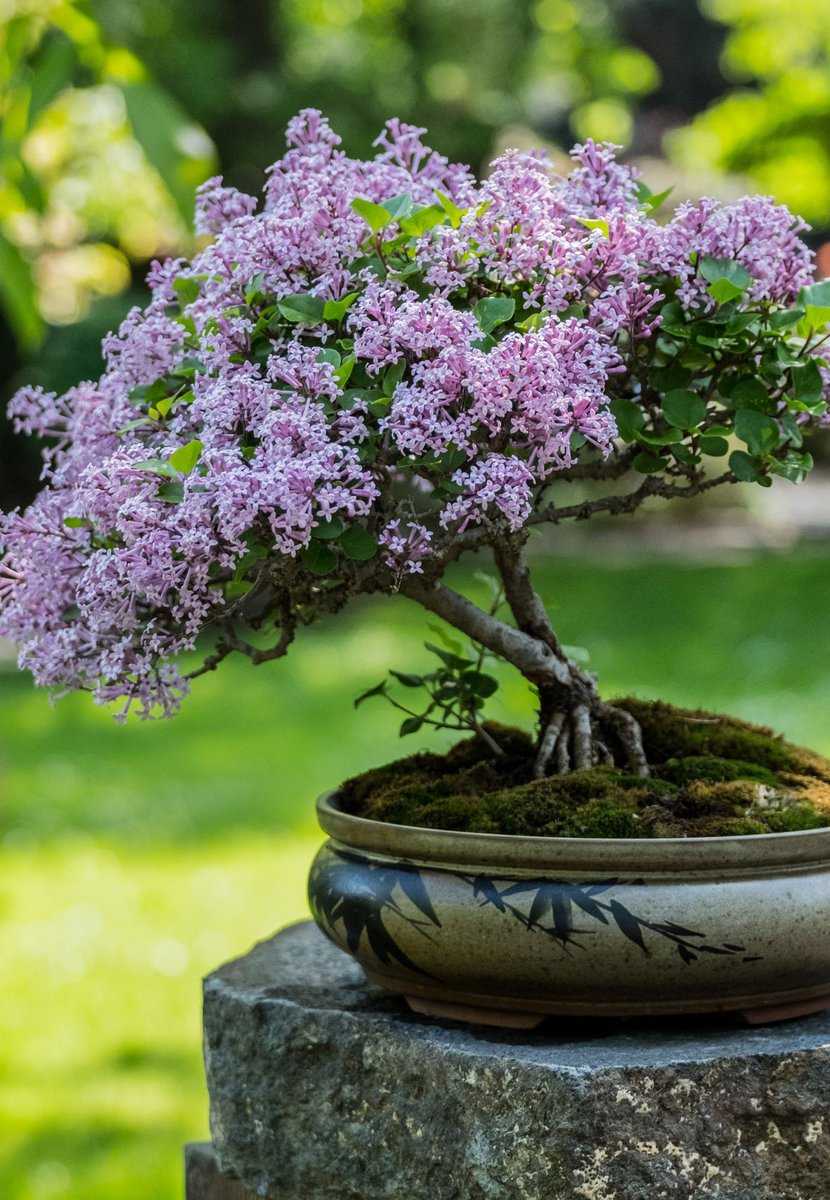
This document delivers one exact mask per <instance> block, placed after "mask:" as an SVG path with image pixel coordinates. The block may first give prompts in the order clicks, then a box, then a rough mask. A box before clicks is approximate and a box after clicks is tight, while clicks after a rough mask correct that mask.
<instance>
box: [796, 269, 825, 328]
mask: <svg viewBox="0 0 830 1200" xmlns="http://www.w3.org/2000/svg"><path fill="white" fill-rule="evenodd" d="M798 302H799V304H800V305H801V306H802V307H803V308H804V310H805V312H804V321H805V323H806V325H807V326H808V328H810V329H821V328H823V327H824V326H825V325H826V324H827V323H828V321H830V279H822V280H820V281H819V282H818V283H811V284H810V286H809V287H804V288H802V289H801V291H800V292H799V294H798Z"/></svg>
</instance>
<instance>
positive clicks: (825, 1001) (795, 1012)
mask: <svg viewBox="0 0 830 1200" xmlns="http://www.w3.org/2000/svg"><path fill="white" fill-rule="evenodd" d="M828 1008H830V992H828V993H827V995H824V996H816V997H815V998H814V999H812V1000H801V1001H799V1002H796V1003H795V1004H779V1005H777V1006H776V1005H771V1006H769V1007H767V1008H749V1009H744V1011H743V1012H742V1013H741V1016H742V1017H743V1019H744V1020H745V1021H746V1023H747V1025H774V1024H775V1023H776V1022H777V1021H795V1020H797V1019H798V1018H799V1017H812V1016H815V1014H816V1013H820V1012H824V1011H825V1009H828Z"/></svg>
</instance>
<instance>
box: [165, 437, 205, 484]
mask: <svg viewBox="0 0 830 1200" xmlns="http://www.w3.org/2000/svg"><path fill="white" fill-rule="evenodd" d="M203 449H204V447H203V446H202V443H201V442H200V441H199V439H198V438H194V439H193V441H192V442H188V443H187V445H186V446H179V448H178V450H174V451H173V453H172V454H171V455H170V466H171V467H175V469H176V470H177V471H180V472H181V474H182V475H189V474H190V472H191V471H192V470H193V468H194V467H195V466H196V463H197V462H198V461H199V458H200V456H201V453H202V450H203Z"/></svg>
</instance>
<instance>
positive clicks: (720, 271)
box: [698, 255, 752, 304]
mask: <svg viewBox="0 0 830 1200" xmlns="http://www.w3.org/2000/svg"><path fill="white" fill-rule="evenodd" d="M698 269H699V271H700V273H701V275H702V276H703V278H704V279H705V280H706V281H707V283H708V284H709V294H710V295H711V296H712V298H713V299H714V300H717V302H718V304H726V303H727V302H728V301H730V300H737V299H738V297H739V296H742V295H743V293H744V292H745V291H746V289H747V288H748V287H749V285H750V284H751V283H752V276H751V275H750V273H749V271H747V269H746V268H745V267H742V266H741V264H740V263H739V262H735V260H734V259H731V258H710V257H709V255H704V256H703V258H701V260H700V264H699V268H698Z"/></svg>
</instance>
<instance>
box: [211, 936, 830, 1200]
mask: <svg viewBox="0 0 830 1200" xmlns="http://www.w3.org/2000/svg"><path fill="white" fill-rule="evenodd" d="M204 1023H205V1056H206V1064H207V1073H208V1086H209V1090H210V1100H211V1124H212V1130H213V1139H214V1144H215V1146H216V1149H217V1153H218V1155H219V1161H220V1164H221V1166H222V1168H223V1169H224V1170H228V1171H230V1172H231V1173H232V1174H233V1175H235V1176H237V1177H238V1178H239V1179H241V1180H242V1181H243V1182H244V1184H245V1185H246V1186H247V1187H248V1188H249V1189H250V1190H251V1191H252V1192H254V1193H255V1195H257V1196H269V1197H272V1200H404V1198H405V1200H827V1198H828V1197H830V1016H828V1015H822V1016H818V1017H811V1018H807V1019H805V1020H802V1021H798V1022H789V1023H787V1024H782V1025H776V1026H770V1027H766V1028H755V1029H749V1028H746V1027H744V1026H742V1025H740V1024H739V1023H738V1021H737V1020H735V1021H725V1020H722V1019H719V1020H717V1021H715V1020H706V1021H702V1020H698V1021H697V1022H696V1023H694V1024H691V1023H689V1022H688V1021H687V1022H685V1023H681V1022H678V1021H662V1022H660V1023H659V1024H658V1023H652V1024H650V1025H643V1024H637V1025H635V1024H634V1023H631V1022H628V1023H621V1022H616V1023H612V1022H603V1023H598V1024H591V1023H577V1022H566V1021H564V1020H561V1019H560V1020H558V1021H554V1020H550V1021H548V1022H546V1024H545V1025H543V1026H541V1027H540V1029H539V1030H538V1031H536V1032H535V1033H531V1034H527V1033H521V1034H518V1033H504V1034H501V1033H499V1032H498V1031H493V1030H485V1029H483V1028H474V1027H467V1026H462V1025H454V1024H447V1025H441V1024H439V1023H438V1022H436V1021H432V1020H429V1019H427V1018H421V1017H416V1016H414V1015H413V1014H411V1013H410V1012H408V1010H407V1009H406V1008H405V1006H404V1004H403V1002H402V1001H401V1000H399V999H397V998H395V997H393V996H388V995H386V994H385V993H383V992H380V991H378V990H377V989H375V988H372V987H370V986H368V985H367V984H366V982H365V981H364V979H363V976H362V973H361V971H360V969H359V968H358V967H357V966H356V965H355V964H354V963H353V962H352V961H351V960H350V959H349V958H347V957H346V956H345V955H343V954H342V953H341V952H340V951H339V950H337V949H335V948H334V947H333V946H331V945H330V944H329V943H328V942H327V941H326V940H325V939H324V938H323V936H322V935H321V934H320V933H318V931H317V930H316V928H315V927H314V926H312V925H310V924H303V925H295V926H293V927H291V928H290V929H287V930H285V931H284V932H283V933H281V934H278V935H277V936H276V937H275V938H272V939H271V940H270V941H267V942H263V943H261V944H260V945H258V946H256V947H255V948H254V949H253V950H252V951H251V953H250V954H248V955H246V956H245V957H244V958H240V959H238V960H236V961H235V962H232V963H229V964H228V965H226V966H224V967H222V968H220V969H219V970H218V971H217V972H216V973H215V974H213V975H211V976H210V977H209V978H208V979H207V980H206V983H205V1007H204Z"/></svg>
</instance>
